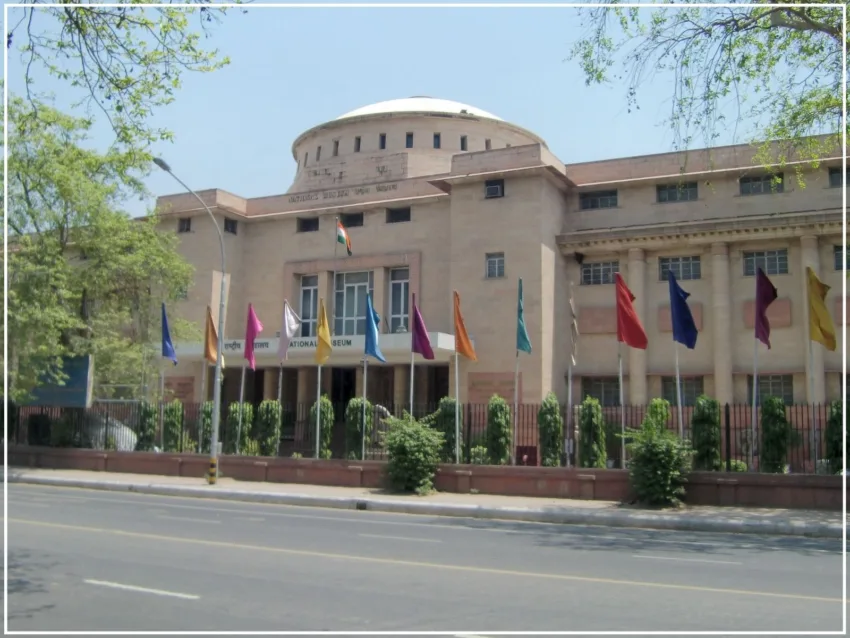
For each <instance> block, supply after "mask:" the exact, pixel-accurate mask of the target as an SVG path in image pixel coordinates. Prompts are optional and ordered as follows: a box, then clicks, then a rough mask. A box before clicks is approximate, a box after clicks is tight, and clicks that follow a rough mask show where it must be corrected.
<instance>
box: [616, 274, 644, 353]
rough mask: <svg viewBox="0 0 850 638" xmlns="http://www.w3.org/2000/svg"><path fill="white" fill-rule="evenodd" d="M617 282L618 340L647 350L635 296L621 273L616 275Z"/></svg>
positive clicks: (632, 346)
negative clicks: (634, 302)
mask: <svg viewBox="0 0 850 638" xmlns="http://www.w3.org/2000/svg"><path fill="white" fill-rule="evenodd" d="M614 281H615V282H616V284H617V341H619V342H621V343H625V344H626V345H627V346H629V347H631V348H637V349H638V350H646V346H647V345H648V343H649V342H648V340H647V338H646V332H645V331H644V329H643V326H642V325H641V323H640V318H639V317H638V315H637V311H636V310H635V307H634V306H633V305H632V302H633V301H634V300H635V296H634V295H633V294H632V291H631V290H629V287H628V286H627V285H626V282H625V281H624V280H623V278H622V277H621V276H620V273H616V274H615V275H614Z"/></svg>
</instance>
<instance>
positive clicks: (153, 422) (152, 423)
mask: <svg viewBox="0 0 850 638" xmlns="http://www.w3.org/2000/svg"><path fill="white" fill-rule="evenodd" d="M139 412H140V414H139V429H138V431H137V432H136V452H153V450H154V447H155V445H156V426H157V410H156V407H155V406H154V405H153V404H152V403H148V402H147V401H145V402H143V403H142V404H141V405H140V406H139Z"/></svg>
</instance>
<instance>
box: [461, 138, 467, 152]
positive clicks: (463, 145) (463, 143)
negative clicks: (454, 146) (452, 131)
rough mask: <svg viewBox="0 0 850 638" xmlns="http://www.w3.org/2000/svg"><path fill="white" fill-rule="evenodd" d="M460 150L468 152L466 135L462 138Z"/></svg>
mask: <svg viewBox="0 0 850 638" xmlns="http://www.w3.org/2000/svg"><path fill="white" fill-rule="evenodd" d="M460 150H462V151H465V150H466V135H461V136H460Z"/></svg>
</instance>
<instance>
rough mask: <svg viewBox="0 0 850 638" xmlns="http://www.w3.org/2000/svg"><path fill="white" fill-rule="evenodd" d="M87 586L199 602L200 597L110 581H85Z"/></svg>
mask: <svg viewBox="0 0 850 638" xmlns="http://www.w3.org/2000/svg"><path fill="white" fill-rule="evenodd" d="M83 582H84V583H86V584H87V585H96V586H98V587H109V588H111V589H124V590H127V591H137V592H140V593H142V594H153V595H154V596H169V597H171V598H183V599H185V600H199V599H200V598H201V597H200V596H195V595H194V594H181V593H180V592H176V591H166V590H164V589H149V588H147V587H136V586H135V585H124V584H122V583H113V582H110V581H108V580H84V581H83Z"/></svg>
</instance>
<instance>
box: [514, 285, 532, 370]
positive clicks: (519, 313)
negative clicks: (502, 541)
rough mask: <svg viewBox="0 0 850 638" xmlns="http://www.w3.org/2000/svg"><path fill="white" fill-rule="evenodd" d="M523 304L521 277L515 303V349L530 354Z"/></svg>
mask: <svg viewBox="0 0 850 638" xmlns="http://www.w3.org/2000/svg"><path fill="white" fill-rule="evenodd" d="M524 310H525V304H523V301H522V277H520V280H519V290H518V293H517V302H516V349H517V351H518V352H527V353H528V354H531V339H529V338H528V330H526V328H525V313H524Z"/></svg>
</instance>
